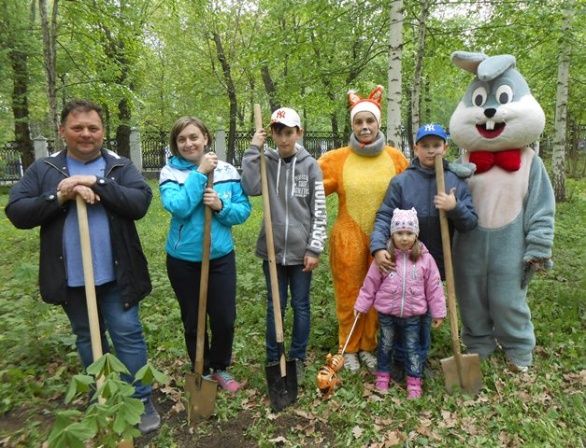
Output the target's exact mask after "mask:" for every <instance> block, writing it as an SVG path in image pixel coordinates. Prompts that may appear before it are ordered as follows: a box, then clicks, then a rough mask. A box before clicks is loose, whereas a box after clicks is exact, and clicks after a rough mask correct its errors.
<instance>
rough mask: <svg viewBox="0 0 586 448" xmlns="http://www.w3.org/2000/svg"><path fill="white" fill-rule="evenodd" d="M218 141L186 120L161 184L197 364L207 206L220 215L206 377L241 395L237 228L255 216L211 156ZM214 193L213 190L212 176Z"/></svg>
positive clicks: (170, 261) (171, 268)
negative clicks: (236, 354) (236, 367)
mask: <svg viewBox="0 0 586 448" xmlns="http://www.w3.org/2000/svg"><path fill="white" fill-rule="evenodd" d="M211 142H212V137H211V135H210V133H209V131H208V129H207V127H206V126H205V125H204V123H203V122H202V121H201V120H199V119H198V118H195V117H181V118H179V119H178V120H177V121H176V122H175V124H174V125H173V128H172V129H171V135H170V147H171V153H172V156H171V157H170V158H169V161H168V162H167V165H165V167H163V169H162V171H161V176H160V180H159V189H160V191H161V200H162V202H163V207H164V208H165V210H167V211H168V212H169V213H171V226H170V229H169V235H168V237H167V244H166V251H167V274H168V276H169V281H170V282H171V286H172V287H173V290H174V291H175V295H176V296H177V300H178V301H179V306H180V308H181V319H182V321H183V328H184V335H185V344H186V346H187V352H188V354H189V358H190V359H191V364H192V369H193V366H194V363H195V340H196V334H197V309H198V302H199V282H200V272H201V261H202V246H203V229H204V209H205V207H206V206H209V207H210V208H211V209H212V210H213V217H212V227H211V229H212V230H211V237H212V238H211V250H210V271H209V288H208V302H207V314H208V318H209V325H210V330H211V338H210V340H209V341H208V338H207V334H206V342H205V347H204V375H208V374H211V376H212V378H213V379H214V380H216V381H217V382H218V383H219V384H220V386H221V387H222V388H223V389H224V390H227V391H230V392H236V391H237V390H238V389H239V388H240V384H239V383H238V382H237V381H236V380H235V379H234V377H233V376H232V375H231V374H230V373H229V372H228V371H227V368H228V366H229V365H230V363H231V359H232V342H233V340H234V321H235V319H236V262H235V256H234V242H233V240H232V226H233V225H236V224H242V223H243V222H244V221H246V219H247V218H248V216H249V215H250V203H249V201H248V197H247V196H246V195H245V194H244V192H243V191H242V188H241V186H240V175H239V174H238V171H236V168H234V167H233V166H232V165H230V164H229V163H226V162H222V161H221V160H218V157H217V156H216V154H214V153H213V152H207V153H206V152H205V149H206V148H207V147H209V145H210V144H211ZM212 171H213V173H214V185H213V188H206V183H207V175H208V173H210V172H212Z"/></svg>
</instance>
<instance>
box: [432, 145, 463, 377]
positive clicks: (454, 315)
mask: <svg viewBox="0 0 586 448" xmlns="http://www.w3.org/2000/svg"><path fill="white" fill-rule="evenodd" d="M435 179H436V183H437V192H438V193H445V191H446V187H445V180H444V162H443V158H442V156H441V154H439V155H437V156H436V157H435ZM439 217H440V229H441V233H442V249H443V253H444V270H445V273H446V286H447V289H448V313H449V317H450V331H451V334H452V350H453V351H454V356H455V358H456V365H457V367H458V373H459V374H460V373H461V371H462V368H461V359H460V358H461V352H460V336H459V334H458V311H457V308H456V291H455V282H454V267H453V264H452V246H451V244H450V229H449V227H448V218H447V217H446V212H445V211H444V210H440V211H439Z"/></svg>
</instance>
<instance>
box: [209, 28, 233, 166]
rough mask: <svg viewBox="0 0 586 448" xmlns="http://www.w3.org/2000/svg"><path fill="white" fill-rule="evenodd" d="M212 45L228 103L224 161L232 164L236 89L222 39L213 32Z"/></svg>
mask: <svg viewBox="0 0 586 448" xmlns="http://www.w3.org/2000/svg"><path fill="white" fill-rule="evenodd" d="M212 36H213V39H214V43H215V44H216V55H217V57H218V61H220V64H221V65H222V72H223V74H224V82H225V84H226V93H227V94H228V100H229V102H230V127H229V129H228V148H227V150H226V159H227V161H228V162H229V163H234V162H235V158H234V152H235V151H234V148H235V144H236V116H237V113H238V101H237V98H236V87H235V86H234V81H233V79H232V71H231V68H230V63H229V62H228V60H227V59H226V53H225V52H224V47H223V45H222V38H221V37H220V35H219V34H218V33H217V32H216V31H214V32H212Z"/></svg>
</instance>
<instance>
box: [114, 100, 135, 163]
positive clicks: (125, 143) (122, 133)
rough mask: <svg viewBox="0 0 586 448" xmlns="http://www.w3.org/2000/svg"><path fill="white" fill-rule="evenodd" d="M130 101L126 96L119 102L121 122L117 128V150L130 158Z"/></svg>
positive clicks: (119, 153)
mask: <svg viewBox="0 0 586 448" xmlns="http://www.w3.org/2000/svg"><path fill="white" fill-rule="evenodd" d="M131 115H132V113H131V110H130V102H129V101H128V98H126V97H124V98H122V99H121V100H120V101H119V102H118V119H119V120H120V124H119V125H118V127H117V128H116V152H117V153H118V155H121V156H123V157H126V158H130V118H131Z"/></svg>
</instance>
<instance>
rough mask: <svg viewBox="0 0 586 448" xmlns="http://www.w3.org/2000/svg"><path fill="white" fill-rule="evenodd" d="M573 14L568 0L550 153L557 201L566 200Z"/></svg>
mask: <svg viewBox="0 0 586 448" xmlns="http://www.w3.org/2000/svg"><path fill="white" fill-rule="evenodd" d="M573 14H574V0H568V2H567V3H566V4H565V8H564V18H563V22H562V30H561V39H560V49H559V53H558V54H559V59H558V79H557V92H556V102H555V123H554V128H555V136H554V144H553V154H552V171H553V179H552V181H553V182H552V183H553V189H554V192H555V199H556V201H558V202H561V201H565V200H566V132H567V114H568V79H569V77H570V53H571V47H570V46H571V42H572V39H571V38H570V34H571V32H572V28H571V20H572V16H573Z"/></svg>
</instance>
